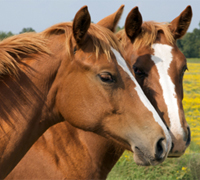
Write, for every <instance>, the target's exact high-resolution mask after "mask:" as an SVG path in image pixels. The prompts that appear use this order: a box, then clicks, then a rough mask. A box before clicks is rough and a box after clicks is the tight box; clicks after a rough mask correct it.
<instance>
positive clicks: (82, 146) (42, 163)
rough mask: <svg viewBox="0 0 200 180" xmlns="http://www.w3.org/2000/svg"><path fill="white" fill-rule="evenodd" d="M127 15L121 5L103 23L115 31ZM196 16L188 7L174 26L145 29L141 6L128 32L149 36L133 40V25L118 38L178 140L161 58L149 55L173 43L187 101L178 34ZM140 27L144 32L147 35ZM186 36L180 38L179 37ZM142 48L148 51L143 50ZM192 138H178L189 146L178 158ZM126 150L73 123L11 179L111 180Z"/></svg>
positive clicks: (54, 132)
mask: <svg viewBox="0 0 200 180" xmlns="http://www.w3.org/2000/svg"><path fill="white" fill-rule="evenodd" d="M122 11H123V6H121V7H120V8H119V10H118V11H117V12H116V13H114V14H112V15H110V16H108V17H106V18H104V19H103V20H102V21H100V22H99V23H98V24H101V25H103V26H106V27H107V28H109V29H111V30H112V31H114V29H115V27H116V25H117V22H118V20H119V18H120V16H121V13H122ZM132 16H135V17H137V18H135V22H133V21H131V20H132V19H134V18H133V17H132ZM191 17H192V12H191V8H190V7H187V8H186V9H185V10H184V11H183V12H182V13H181V14H180V16H178V17H177V18H176V19H175V20H173V21H172V23H171V24H166V25H165V24H163V23H154V22H145V23H143V24H142V18H141V14H140V12H139V11H138V8H137V7H136V8H133V9H132V11H131V12H130V14H129V16H128V17H127V20H126V25H127V26H128V24H129V23H130V26H128V28H131V25H132V28H131V29H133V30H134V28H135V27H138V28H139V30H138V31H137V33H138V32H140V33H141V32H143V33H144V34H140V33H138V37H137V36H135V39H134V40H132V41H131V40H130V39H129V37H128V36H127V35H126V32H127V31H129V30H130V32H131V29H127V26H125V28H126V29H125V31H124V30H122V31H121V32H119V33H118V34H117V36H118V37H119V40H120V41H121V42H122V43H123V45H124V47H125V51H126V52H127V55H128V56H129V58H128V59H129V63H130V64H131V66H132V67H133V69H134V71H135V72H134V74H135V76H136V78H137V80H138V82H139V83H140V85H141V87H142V88H143V90H144V92H145V93H146V95H147V97H148V98H149V99H150V101H151V102H152V103H153V104H154V106H155V107H156V109H157V111H158V112H159V114H160V116H161V117H162V118H163V120H164V122H165V124H166V125H167V126H168V127H169V128H170V132H171V134H174V136H172V137H175V136H176V134H177V131H178V129H177V131H176V130H174V128H172V126H173V125H170V124H176V123H177V122H176V120H177V119H171V120H170V121H169V118H168V117H167V115H168V110H167V108H166V106H165V102H163V100H162V99H163V95H162V93H161V92H162V91H163V90H162V89H161V88H163V89H164V87H163V84H160V85H159V84H158V83H159V79H160V76H158V71H156V68H157V67H156V65H155V64H154V62H153V60H152V59H151V57H155V55H153V50H152V52H151V51H149V49H152V48H151V46H152V44H153V43H152V44H151V42H154V41H155V42H157V43H159V40H160V43H163V44H164V43H166V41H167V40H168V41H169V42H168V43H167V44H170V46H171V47H172V48H175V50H176V51H175V50H173V51H175V52H176V53H175V54H173V56H174V57H176V55H178V57H179V58H178V57H176V58H178V59H176V58H175V59H174V60H177V61H180V62H179V63H183V64H182V65H179V66H176V67H174V66H173V67H171V66H170V68H169V69H171V68H173V71H174V72H179V71H181V73H179V74H178V75H177V77H173V76H172V77H171V78H177V79H179V81H178V83H175V84H174V86H175V89H177V90H179V91H177V94H178V95H177V96H175V97H177V98H178V97H180V96H181V97H182V96H183V94H182V93H183V92H182V91H183V87H182V78H183V72H184V71H182V70H185V66H186V61H185V58H184V56H183V55H182V54H181V53H180V51H179V50H178V48H177V46H176V44H175V40H176V39H175V38H176V37H175V32H176V31H177V30H178V29H180V27H182V28H183V29H182V31H183V32H182V31H179V32H180V33H181V36H183V35H184V34H185V32H186V31H187V29H188V26H189V24H190V21H191ZM184 20H187V21H184ZM175 21H177V23H175ZM184 23H185V24H184ZM170 25H173V26H174V31H172V29H171V28H170ZM181 25H182V26H181ZM140 28H142V30H141V29H140ZM146 33H148V34H146ZM176 34H177V33H176ZM147 35H148V36H147ZM145 36H147V37H146V38H149V36H151V37H153V39H152V38H151V42H148V43H147V44H144V45H145V46H144V45H143V46H141V45H142V44H141V43H144V42H141V41H138V40H139V39H142V38H143V37H145ZM165 36H167V37H165ZM181 36H179V38H180V37H181ZM137 38H138V39H137ZM149 39H150V38H149ZM125 40H126V41H125ZM126 43H127V44H126ZM128 43H129V44H128ZM134 43H135V44H134ZM137 43H138V44H137ZM172 43H173V44H172ZM138 45H140V46H138ZM172 45H173V46H172ZM135 46H136V47H137V46H138V48H136V47H135ZM141 47H142V49H141V51H140V48H141ZM152 47H153V46H152ZM134 48H136V49H134ZM147 50H148V51H147ZM166 55H167V54H166ZM164 57H165V56H164ZM166 57H167V56H166ZM146 58H147V59H146ZM174 60H173V61H174ZM160 61H161V60H160ZM161 62H162V61H161ZM138 65H140V66H138ZM177 65H178V63H177ZM167 67H168V66H167V65H166V64H163V68H164V69H163V72H165V71H166V70H167ZM181 68H184V69H181ZM166 83H168V81H166ZM154 85H155V86H154ZM170 93H172V95H173V93H174V92H173V91H170ZM169 98H173V97H171V94H169ZM181 100H182V98H181ZM181 100H179V101H181ZM160 101H161V102H160ZM161 103H163V104H161ZM179 108H181V109H179V111H182V112H183V109H182V104H181V106H179ZM180 123H182V127H183V128H185V129H187V123H186V122H185V119H182V121H181V122H180ZM188 129H189V128H188ZM172 130H173V131H172ZM183 132H184V131H183ZM66 137H67V138H66ZM69 137H71V138H69ZM186 137H187V138H186V139H187V140H185V141H183V142H181V141H182V140H181V139H180V138H179V139H177V140H176V139H174V138H173V142H174V147H173V148H177V147H178V144H179V141H180V142H181V144H183V146H180V147H179V150H178V151H177V152H175V151H174V149H172V152H171V153H172V154H171V156H174V153H175V155H176V156H180V155H182V154H183V152H184V151H185V149H186V147H187V146H188V145H189V141H190V134H189V132H187V131H186ZM183 138H184V137H183ZM69 139H70V140H71V141H70V140H69ZM72 139H73V140H72ZM184 142H185V143H184ZM124 150H125V148H124V147H123V146H121V145H119V144H118V143H116V142H115V141H112V140H110V139H106V138H104V137H102V136H99V135H98V134H95V133H92V132H86V131H83V130H80V129H78V128H75V127H73V126H71V125H70V124H68V123H67V122H65V123H60V124H57V125H55V126H53V127H51V128H50V129H49V130H48V131H47V132H46V133H45V134H44V135H43V136H42V137H41V138H40V139H39V140H38V141H37V142H36V143H35V144H34V146H33V147H32V148H31V149H30V151H29V152H28V153H27V155H26V156H25V157H24V158H23V159H22V161H21V162H20V163H19V164H18V165H17V167H16V168H15V169H14V170H13V172H11V174H9V176H8V178H7V179H15V178H16V179H27V178H29V179H38V178H47V179H64V178H66V179H105V178H106V177H107V175H108V173H109V171H110V170H111V169H112V167H113V166H114V164H115V163H116V162H117V160H118V159H119V157H120V156H121V154H122V153H123V151H124Z"/></svg>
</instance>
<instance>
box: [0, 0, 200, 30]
mask: <svg viewBox="0 0 200 180" xmlns="http://www.w3.org/2000/svg"><path fill="white" fill-rule="evenodd" d="M0 4H1V6H0V9H1V10H0V22H1V23H0V24H1V25H0V31H5V32H8V31H11V32H13V33H19V32H20V31H21V30H22V29H23V28H24V27H32V28H33V29H34V30H36V31H37V32H40V31H42V30H44V29H46V28H48V27H50V26H51V25H54V24H56V23H59V22H67V21H71V20H72V19H73V18H74V16H75V14H76V12H77V11H78V10H79V9H80V8H81V7H82V6H84V5H87V6H88V9H89V12H90V15H91V19H92V21H93V22H95V23H96V22H98V21H99V20H101V19H102V18H104V17H105V16H107V15H109V14H112V13H113V12H115V11H116V10H117V9H118V8H119V7H120V5H122V4H124V5H125V8H124V13H123V15H122V18H121V20H120V23H119V26H121V27H122V26H123V25H124V22H125V19H126V16H127V15H128V13H129V12H130V10H131V9H132V8H133V7H135V6H138V7H139V10H140V12H141V14H142V17H143V20H144V21H148V20H154V21H158V22H170V21H172V20H173V19H174V18H175V17H177V16H178V15H179V14H180V13H181V12H182V11H183V10H184V9H185V8H186V6H187V5H191V6H192V10H193V18H192V23H191V25H190V28H189V31H190V32H191V31H192V30H193V29H194V28H199V25H198V24H199V22H200V0H0Z"/></svg>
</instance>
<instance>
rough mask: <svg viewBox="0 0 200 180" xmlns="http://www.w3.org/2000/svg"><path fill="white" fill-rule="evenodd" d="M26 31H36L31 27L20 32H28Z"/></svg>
mask: <svg viewBox="0 0 200 180" xmlns="http://www.w3.org/2000/svg"><path fill="white" fill-rule="evenodd" d="M26 32H35V30H34V29H33V28H31V27H28V28H23V29H22V31H21V32H20V33H19V34H22V33H26Z"/></svg>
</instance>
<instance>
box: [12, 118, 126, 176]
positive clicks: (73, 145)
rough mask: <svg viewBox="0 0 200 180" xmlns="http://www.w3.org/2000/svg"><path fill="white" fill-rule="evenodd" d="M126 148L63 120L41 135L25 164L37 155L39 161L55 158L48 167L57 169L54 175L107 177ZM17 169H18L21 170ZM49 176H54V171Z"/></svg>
mask: <svg viewBox="0 0 200 180" xmlns="http://www.w3.org/2000/svg"><path fill="white" fill-rule="evenodd" d="M38 150H39V151H38ZM123 151H124V149H123V148H121V147H120V146H119V145H118V144H116V143H114V142H113V141H111V140H107V139H105V138H104V137H101V136H99V135H97V134H94V133H91V132H86V131H83V130H80V129H77V128H75V127H73V126H71V125H70V124H69V123H67V122H62V123H59V124H56V125H54V126H53V127H51V128H49V129H48V130H47V131H46V132H45V133H44V134H43V135H42V136H41V138H40V139H39V140H38V141H37V142H36V144H34V146H33V148H32V149H31V150H30V151H29V152H28V153H27V155H26V156H25V158H24V159H23V160H22V163H23V162H24V163H25V162H26V161H29V160H30V159H31V156H34V155H35V154H37V155H38V156H37V159H38V160H39V159H41V158H42V159H45V160H49V159H51V160H50V162H54V163H51V165H50V163H48V166H45V168H46V169H45V171H46V172H48V171H49V170H50V169H51V172H53V170H55V173H51V174H58V172H59V174H62V176H63V178H68V179H70V178H73V179H105V178H106V177H107V175H108V173H109V172H110V170H111V169H112V167H113V166H114V164H115V163H116V162H117V160H118V159H119V157H120V156H121V154H122V153H123ZM77 162H78V163H77ZM20 163H21V162H20ZM26 164H27V163H26ZM37 164H38V165H39V164H40V163H37ZM17 168H18V167H16V169H15V172H17V171H18V170H17ZM30 168H31V169H32V167H29V169H30ZM19 169H20V167H19ZM77 169H78V171H77ZM11 174H12V173H11ZM47 176H48V175H47ZM37 177H40V175H39V174H38V176H37ZM49 178H52V176H51V175H50V174H49Z"/></svg>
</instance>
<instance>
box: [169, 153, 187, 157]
mask: <svg viewBox="0 0 200 180" xmlns="http://www.w3.org/2000/svg"><path fill="white" fill-rule="evenodd" d="M183 154H184V152H183V153H182V154H176V153H169V154H168V156H167V158H179V157H181V156H182V155H183Z"/></svg>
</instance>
